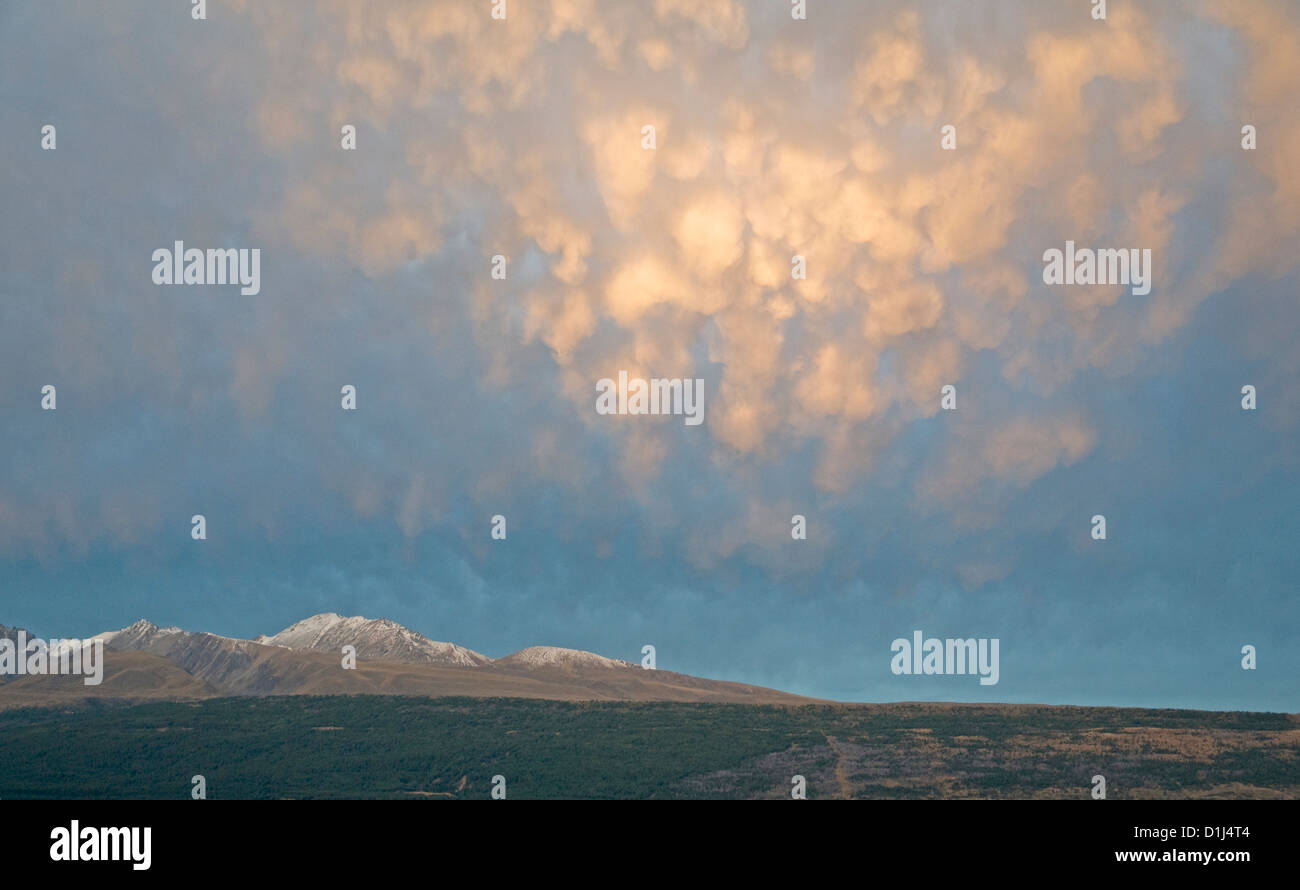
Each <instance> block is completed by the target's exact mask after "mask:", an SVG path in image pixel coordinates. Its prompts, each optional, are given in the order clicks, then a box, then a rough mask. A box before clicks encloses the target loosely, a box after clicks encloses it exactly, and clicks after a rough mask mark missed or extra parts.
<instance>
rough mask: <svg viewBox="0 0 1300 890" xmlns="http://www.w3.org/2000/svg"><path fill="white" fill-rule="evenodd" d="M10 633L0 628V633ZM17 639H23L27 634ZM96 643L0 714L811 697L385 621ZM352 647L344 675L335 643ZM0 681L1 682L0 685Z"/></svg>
mask: <svg viewBox="0 0 1300 890" xmlns="http://www.w3.org/2000/svg"><path fill="white" fill-rule="evenodd" d="M16 634H17V629H16V628H6V627H4V626H2V625H0V636H4V637H9V638H11V639H13V638H15V636H16ZM28 636H29V637H30V636H32V635H31V634H28ZM96 638H98V639H102V640H103V641H104V649H105V653H104V675H103V682H102V683H100V684H99V685H98V686H87V685H85V684H84V683H83V682H82V678H81V677H80V676H49V675H35V676H20V677H4V678H0V708H10V707H28V706H39V705H50V704H58V703H61V702H70V701H75V700H80V699H84V698H117V699H127V700H136V699H139V700H144V699H164V700H178V701H179V700H197V699H203V698H215V697H222V696H242V695H294V694H307V695H348V694H391V695H417V696H431V697H437V696H452V695H456V696H471V697H476V698H496V697H509V698H541V699H558V700H566V701H582V700H592V701H597V700H604V701H676V702H738V703H749V704H799V703H809V702H811V701H814V700H813V699H808V698H804V697H802V696H797V695H792V694H789V693H785V692H780V691H777V690H773V689H766V688H763V687H760V686H750V685H746V684H743V683H732V682H728V681H723V680H709V679H704V678H701V677H693V676H689V675H686V674H678V673H674V672H672V671H663V670H646V669H644V668H642V667H641V666H640V665H637V664H633V663H631V662H627V661H621V660H619V659H614V658H606V657H605V656H603V655H597V654H595V653H593V652H584V651H582V650H578V649H563V648H559V647H556V646H532V647H529V648H527V649H522V650H520V651H519V652H515V653H514V654H512V655H507V656H505V657H504V658H497V659H493V658H489V657H488V656H486V655H483V654H481V653H479V652H475V651H473V650H471V649H466V648H464V647H462V646H458V645H456V644H455V643H444V642H438V641H435V640H430V639H428V638H427V637H425V636H423V635H422V634H419V633H416V632H415V631H413V630H411V629H409V628H406V627H403V626H402V625H400V624H398V623H396V622H394V621H390V620H388V619H384V618H379V619H369V618H361V617H344V616H341V615H336V614H334V613H332V612H328V613H323V614H320V615H313V616H312V617H310V618H306V619H304V620H302V621H299V622H297V623H296V624H292V625H290V626H289V627H286V628H285V629H284V630H282V631H280V632H279V633H276V634H272V635H269V636H267V635H261V636H258V637H256V638H255V639H252V640H242V639H235V638H232V637H223V636H218V635H216V634H211V633H204V632H196V631H187V630H182V629H181V628H179V627H159V626H158V625H156V624H153V623H152V622H149V621H145V620H143V619H142V620H140V621H137V622H135V623H134V624H132V625H130V626H128V627H124V628H122V629H121V630H116V631H107V632H105V633H100V634H95V635H93V636H91V637H88V638H87V639H96ZM344 646H353V647H355V649H356V666H355V669H345V668H344V667H343V664H342V662H343V647H344ZM5 681H7V682H5Z"/></svg>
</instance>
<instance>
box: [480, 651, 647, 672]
mask: <svg viewBox="0 0 1300 890" xmlns="http://www.w3.org/2000/svg"><path fill="white" fill-rule="evenodd" d="M497 664H503V665H504V664H513V665H518V666H520V667H530V668H538V667H571V668H576V667H608V668H625V667H635V665H633V664H632V663H631V662H628V661H621V660H619V659H617V658H606V657H605V656H603V655H597V654H596V653H594V652H586V651H584V650H582V649H564V648H561V647H559V646H529V647H528V648H527V649H520V650H519V651H518V652H516V653H514V654H513V655H507V656H506V657H505V658H502V659H498V661H497Z"/></svg>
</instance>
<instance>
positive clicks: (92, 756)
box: [0, 695, 1300, 800]
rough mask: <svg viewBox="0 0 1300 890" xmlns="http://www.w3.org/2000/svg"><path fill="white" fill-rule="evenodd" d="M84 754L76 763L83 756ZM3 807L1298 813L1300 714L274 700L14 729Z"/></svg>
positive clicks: (55, 718)
mask: <svg viewBox="0 0 1300 890" xmlns="http://www.w3.org/2000/svg"><path fill="white" fill-rule="evenodd" d="M73 738H75V749H76V753H75V756H72V757H68V756H64V755H66V753H67V750H68V746H69V743H70V741H69V740H70V739H73ZM0 762H3V763H4V764H5V769H4V770H3V773H2V774H0V797H3V798H10V799H12V798H177V799H181V798H186V797H188V796H189V792H190V788H191V785H190V781H191V778H192V777H193V776H195V775H203V776H204V777H205V778H206V782H207V793H208V796H209V797H210V798H213V799H220V798H458V799H486V798H488V797H489V796H490V788H491V781H492V777H493V776H494V775H503V776H505V777H506V782H507V794H508V798H509V799H529V798H773V799H789V797H790V787H791V777H792V776H795V775H802V776H804V777H805V778H806V780H807V788H808V797H809V798H810V799H818V798H822V799H825V798H941V797H944V798H946V797H957V798H1066V799H1078V800H1087V799H1089V795H1090V790H1091V787H1092V786H1091V779H1092V777H1093V776H1094V775H1097V774H1101V775H1104V776H1105V777H1106V782H1107V796H1108V798H1111V799H1124V798H1266V797H1268V798H1290V799H1294V798H1296V797H1300V715H1295V714H1274V713H1249V712H1210V711H1179V710H1145V709H1136V708H1078V707H1050V706H1038V705H954V704H887V705H838V704H827V705H822V704H817V705H801V706H784V705H745V704H714V703H707V704H702V703H677V702H566V701H544V700H526V699H471V698H437V699H428V698H416V697H403V696H369V695H366V696H324V697H320V696H305V695H296V696H273V697H264V698H247V697H243V698H216V699H207V700H202V701H192V702H150V703H142V704H126V703H120V702H112V701H104V700H92V701H89V702H85V703H82V704H79V705H76V706H70V707H60V708H23V709H13V710H8V711H5V712H0Z"/></svg>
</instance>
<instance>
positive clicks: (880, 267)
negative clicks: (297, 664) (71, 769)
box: [0, 0, 1300, 712]
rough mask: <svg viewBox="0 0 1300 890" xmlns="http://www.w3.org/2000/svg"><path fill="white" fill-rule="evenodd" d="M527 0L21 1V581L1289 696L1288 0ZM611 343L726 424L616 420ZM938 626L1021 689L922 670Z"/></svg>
mask: <svg viewBox="0 0 1300 890" xmlns="http://www.w3.org/2000/svg"><path fill="white" fill-rule="evenodd" d="M492 6H493V4H492V3H491V2H490V0H483V2H469V0H465V2H460V0H455V2H451V0H441V2H413V0H412V2H399V0H390V2H375V3H358V2H343V0H339V2H330V0H322V2H318V3H313V4H310V5H307V4H296V3H295V4H287V3H286V4H262V3H254V2H235V0H210V2H208V3H207V6H206V16H207V17H206V19H203V20H196V19H194V18H193V17H192V15H191V10H190V9H189V8H188V7H189V4H188V3H184V2H179V0H176V2H137V0H130V2H128V0H123V2H120V3H114V4H111V6H106V5H103V4H97V3H88V2H66V0H50V2H29V0H18V2H12V3H4V4H2V5H0V152H2V153H3V158H4V163H3V164H2V165H0V197H2V199H3V200H2V201H0V205H2V206H3V208H4V210H3V213H0V453H2V454H3V455H4V459H3V461H0V623H3V624H6V625H10V626H22V627H26V628H29V629H31V630H32V631H33V632H34V633H38V634H43V635H45V636H86V635H90V634H93V633H95V632H99V631H105V630H109V629H115V628H119V627H122V626H125V625H127V624H130V623H131V622H133V621H135V620H136V619H138V618H141V617H144V618H148V619H149V620H151V621H154V622H155V623H158V624H164V625H166V624H175V625H179V626H182V627H185V628H188V629H192V630H206V631H210V632H214V633H219V634H223V635H228V636H238V637H252V636H255V635H257V634H260V633H273V632H274V631H276V630H279V629H281V628H283V627H285V626H287V625H288V624H291V623H292V622H294V621H297V620H299V619H302V618H305V617H307V616H309V615H312V614H315V613H318V612H327V611H328V612H337V613H340V614H345V615H365V616H367V617H386V618H391V619H393V620H395V621H398V622H400V623H402V624H404V625H406V626H408V627H411V628H412V629H414V630H417V631H419V632H421V633H423V634H425V635H426V636H429V637H430V638H432V639H435V640H447V641H452V642H456V643H458V644H460V645H463V646H466V647H468V648H471V649H474V650H477V651H480V652H483V653H484V654H486V655H489V656H492V657H500V656H503V655H506V654H508V653H510V652H513V651H515V650H518V649H520V648H523V647H525V646H530V645H555V646H565V647H572V648H580V649H587V650H591V651H595V652H599V653H601V654H604V655H608V656H611V657H618V658H624V659H627V660H629V661H634V662H639V661H640V658H641V651H642V647H643V646H644V645H647V644H648V645H653V646H655V648H656V660H657V666H658V667H659V668H660V669H668V670H674V671H681V672H684V673H690V674H697V675H702V676H708V677H713V678H718V679H728V680H737V681H741V682H747V683H754V684H759V685H765V686H772V687H776V688H780V689H785V690H788V691H792V692H797V693H802V694H807V695H813V696H819V697H826V698H835V699H842V700H849V701H912V700H952V701H1008V702H1042V703H1051V704H1080V705H1124V706H1144V707H1193V708H1212V709H1234V710H1236V709H1243V710H1272V711H1292V712H1294V711H1300V695H1298V694H1297V693H1298V691H1300V690H1298V686H1300V684H1298V683H1297V678H1300V647H1297V645H1296V631H1297V627H1298V625H1300V607H1298V606H1297V579H1300V550H1298V548H1297V547H1296V543H1295V542H1296V537H1297V531H1298V530H1300V529H1298V523H1297V519H1296V507H1297V504H1298V503H1300V484H1298V483H1297V471H1298V470H1300V448H1298V447H1297V444H1296V443H1297V432H1298V431H1300V430H1298V428H1300V349H1297V348H1296V345H1295V344H1296V343H1297V340H1298V339H1300V299H1298V297H1297V284H1298V283H1300V275H1298V274H1297V271H1298V267H1300V251H1297V249H1296V247H1297V243H1298V242H1297V235H1300V166H1298V165H1297V164H1296V161H1295V159H1296V158H1297V157H1300V102H1298V101H1297V95H1296V94H1297V88H1298V87H1300V7H1297V6H1296V5H1295V4H1294V3H1291V2H1285V0H1277V2H1270V0H1231V2H1228V0H1224V2H1210V0H1192V2H1154V3H1153V2H1143V3H1129V2H1118V0H1112V2H1110V3H1109V4H1108V9H1107V14H1106V18H1105V19H1103V20H1099V19H1095V18H1094V17H1093V15H1092V10H1093V3H1092V2H1090V0H1062V2H1053V3H1038V2H993V0H991V2H987V3H979V4H953V3H947V2H920V3H900V2H893V3H872V2H832V0H808V3H807V16H806V19H796V18H794V17H792V15H791V4H790V3H786V2H783V0H762V2H758V0H755V2H749V3H746V2H741V0H643V2H636V3H632V2H617V0H599V2H598V0H509V2H508V4H507V7H506V17H505V18H504V19H503V20H497V19H494V18H493V17H492V15H491V8H492ZM46 125H52V126H54V127H55V128H56V129H55V133H56V145H55V148H54V149H53V150H45V149H43V148H42V128H43V127H44V126H46ZM349 125H350V126H353V127H355V130H356V148H355V150H344V148H343V147H342V137H341V133H342V128H343V127H345V126H349ZM647 126H650V127H653V128H654V130H653V133H654V147H653V148H648V147H646V143H645V139H646V136H645V133H646V132H647V131H645V130H644V129H643V128H645V127H647ZM948 126H951V127H953V128H954V129H953V130H952V131H949V132H950V133H951V139H950V140H949V145H951V146H952V147H949V148H945V147H944V141H943V138H944V132H945V131H944V129H943V128H944V127H948ZM1245 126H1250V127H1253V128H1254V131H1253V132H1254V139H1255V147H1254V148H1252V149H1246V148H1244V147H1243V140H1244V139H1246V138H1247V137H1245V136H1243V129H1242V128H1243V127H1245ZM175 241H184V242H185V244H186V245H187V246H189V247H198V248H247V249H253V248H256V249H259V250H260V251H261V253H260V257H261V267H260V268H261V289H260V292H259V293H257V294H255V295H245V294H241V292H240V289H239V288H238V287H232V286H224V285H170V286H167V285H161V286H160V285H157V284H155V283H154V280H153V277H152V276H153V270H154V262H153V260H152V255H153V252H154V251H155V250H157V249H158V248H163V247H166V248H170V247H171V246H172V244H173V243H174V242H175ZM1067 241H1073V242H1075V243H1076V245H1078V246H1079V247H1090V248H1139V249H1145V250H1150V251H1151V256H1152V269H1151V280H1152V286H1151V289H1150V292H1149V293H1145V294H1137V293H1134V290H1138V289H1139V288H1133V287H1129V286H1125V285H1123V284H1093V285H1050V284H1047V283H1045V281H1044V276H1043V270H1044V259H1043V257H1044V252H1045V251H1047V250H1049V249H1052V248H1056V249H1064V247H1065V244H1066V242H1067ZM498 255H499V256H502V257H505V258H506V267H505V268H506V270H507V271H506V277H505V278H504V279H499V278H493V277H492V275H491V270H492V266H493V260H492V258H493V257H494V256H498ZM796 255H798V256H802V257H804V262H805V267H806V270H807V275H806V278H804V279H796V278H794V277H792V274H791V268H792V266H791V263H792V257H794V256H796ZM620 370H625V371H627V372H628V374H629V376H630V377H644V378H653V377H670V378H671V377H680V378H687V379H700V380H702V381H703V387H704V394H705V395H704V421H703V423H701V424H700V425H698V426H692V425H687V424H685V423H684V422H683V418H682V417H680V416H617V415H603V414H599V413H597V411H596V408H595V397H596V385H597V381H598V380H599V379H601V378H605V377H616V376H617V374H618V372H619V371H620ZM46 385H53V386H55V387H56V393H57V403H56V408H55V409H54V410H45V409H43V407H42V387H43V386H46ZM345 385H351V386H355V387H356V393H357V408H356V410H355V411H346V410H343V408H342V406H341V395H340V391H341V388H342V387H343V386H345ZM945 385H953V386H955V387H956V390H955V392H956V408H955V409H954V410H945V409H943V408H942V407H941V388H942V387H944V386H945ZM1247 385H1249V386H1253V387H1255V391H1256V398H1257V403H1256V407H1255V409H1254V410H1245V409H1243V405H1242V400H1243V395H1242V387H1243V386H1247ZM194 514H202V515H203V516H204V517H205V519H206V522H207V538H206V540H202V541H197V540H194V539H193V538H192V536H191V517H192V516H193V515H194ZM498 514H499V515H503V516H505V517H506V529H507V533H506V538H505V540H494V539H493V538H492V536H491V527H492V517H493V516H494V515H498ZM795 514H799V515H803V516H805V517H806V520H807V538H806V540H795V539H794V538H793V537H792V534H791V529H792V525H791V517H792V516H794V515H795ZM1095 515H1103V516H1104V517H1105V519H1106V538H1105V540H1095V539H1094V537H1093V528H1094V526H1093V523H1092V517H1093V516H1095ZM915 630H921V631H923V633H924V634H925V635H926V636H934V637H940V638H946V637H959V638H996V639H998V640H999V641H1000V678H999V682H998V683H997V684H996V685H993V686H986V685H980V684H979V682H978V680H977V678H976V677H974V676H969V675H965V676H961V675H957V676H953V675H939V676H908V675H895V674H894V673H893V672H892V671H891V669H890V662H891V658H892V652H891V647H890V644H891V641H893V640H894V639H895V638H900V637H901V638H908V639H910V638H911V636H912V633H913V631H915ZM1247 645H1249V646H1253V647H1255V650H1256V657H1257V665H1256V667H1255V669H1253V670H1245V669H1243V667H1242V658H1243V656H1242V649H1243V647H1244V646H1247Z"/></svg>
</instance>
